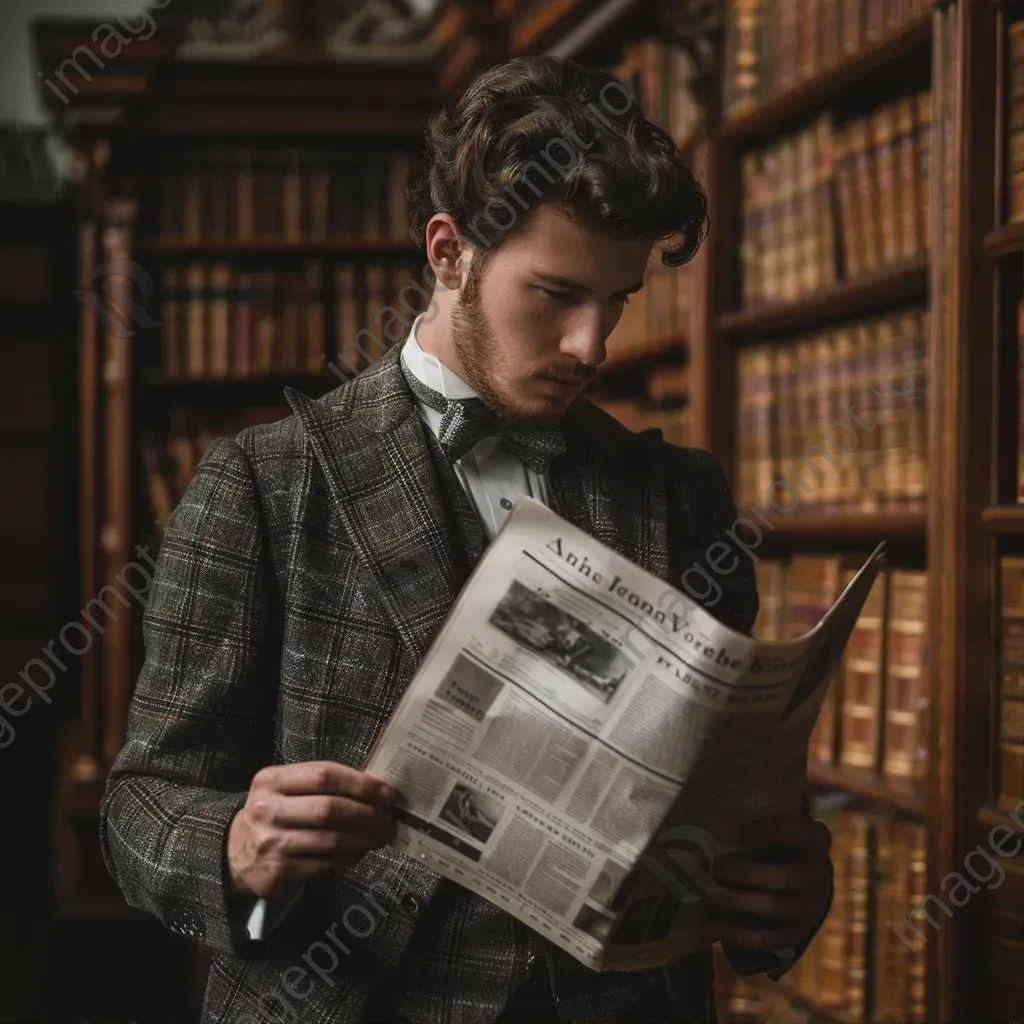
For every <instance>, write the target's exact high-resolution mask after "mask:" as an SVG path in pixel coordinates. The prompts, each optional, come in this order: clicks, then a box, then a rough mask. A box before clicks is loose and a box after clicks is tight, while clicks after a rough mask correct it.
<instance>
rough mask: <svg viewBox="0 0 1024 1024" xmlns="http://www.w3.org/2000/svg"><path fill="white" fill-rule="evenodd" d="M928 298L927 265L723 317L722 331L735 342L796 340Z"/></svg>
mask: <svg viewBox="0 0 1024 1024" xmlns="http://www.w3.org/2000/svg"><path fill="white" fill-rule="evenodd" d="M927 295H928V264H927V261H925V260H916V261H914V262H913V263H909V264H906V265H902V266H895V267H892V268H889V269H886V270H883V271H880V272H879V273H877V274H872V275H870V276H867V277H865V278H863V279H861V280H856V281H850V282H848V283H845V284H840V285H837V286H836V287H835V288H829V289H828V290H826V291H822V292H816V293H814V294H811V295H806V296H802V297H800V298H798V299H794V300H793V301H792V302H778V303H771V304H765V305H761V306H754V307H753V308H751V309H741V310H737V311H735V312H730V313H724V314H722V316H721V317H719V320H718V331H719V333H720V334H721V335H722V336H723V337H725V338H728V339H729V340H731V341H734V342H742V341H749V340H759V339H761V338H764V337H767V336H773V335H775V336H777V335H792V334H796V333H798V332H800V331H808V330H813V329H815V328H820V327H827V326H829V325H830V324H835V323H841V322H842V321H844V320H850V319H853V318H855V317H862V316H869V315H871V314H872V313H881V312H884V311H886V310H889V309H894V308H896V307H898V306H900V305H904V304H910V303H912V302H923V301H924V300H925V299H926V298H927Z"/></svg>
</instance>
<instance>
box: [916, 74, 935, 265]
mask: <svg viewBox="0 0 1024 1024" xmlns="http://www.w3.org/2000/svg"><path fill="white" fill-rule="evenodd" d="M931 126H932V96H931V93H930V92H922V93H918V94H917V98H916V108H915V120H914V150H915V152H916V153H917V159H918V182H919V184H918V192H917V194H918V197H919V198H920V203H921V213H920V217H919V223H920V225H921V241H922V247H923V251H924V252H928V251H929V250H930V249H931V244H932V243H931V228H932V225H931V213H930V210H931V162H932V161H931V157H932V153H931V138H932V131H931Z"/></svg>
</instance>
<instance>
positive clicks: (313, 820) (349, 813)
mask: <svg viewBox="0 0 1024 1024" xmlns="http://www.w3.org/2000/svg"><path fill="white" fill-rule="evenodd" d="M250 810H251V813H252V816H253V818H254V819H255V820H256V821H262V822H265V823H266V824H268V825H277V826H279V827H281V828H319V829H343V828H346V827H348V826H353V827H357V828H369V829H373V828H381V829H383V828H385V827H387V826H388V825H389V824H390V823H391V822H393V818H392V817H391V815H390V814H388V812H387V811H385V810H382V809H381V808H379V807H375V806H374V805H373V804H366V803H361V802H360V801H358V800H352V799H350V798H349V797H345V796H332V795H327V794H317V795H316V796H281V795H279V794H276V795H274V794H269V795H268V796H267V797H266V798H265V799H254V800H253V802H252V807H251V808H250Z"/></svg>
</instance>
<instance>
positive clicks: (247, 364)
mask: <svg viewBox="0 0 1024 1024" xmlns="http://www.w3.org/2000/svg"><path fill="white" fill-rule="evenodd" d="M234 312H235V315H234V335H233V337H232V350H233V358H232V365H233V370H234V375H235V376H236V377H248V376H250V375H251V374H252V372H253V327H252V320H253V312H252V274H248V273H243V274H238V275H236V277H235V311H234Z"/></svg>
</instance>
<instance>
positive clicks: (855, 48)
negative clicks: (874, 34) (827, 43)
mask: <svg viewBox="0 0 1024 1024" xmlns="http://www.w3.org/2000/svg"><path fill="white" fill-rule="evenodd" d="M839 25H840V38H839V45H840V49H841V51H842V53H843V55H844V56H846V57H850V56H852V55H853V54H855V53H858V52H859V51H860V49H861V47H862V46H863V45H864V0H843V6H842V16H841V18H840V22H839Z"/></svg>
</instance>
